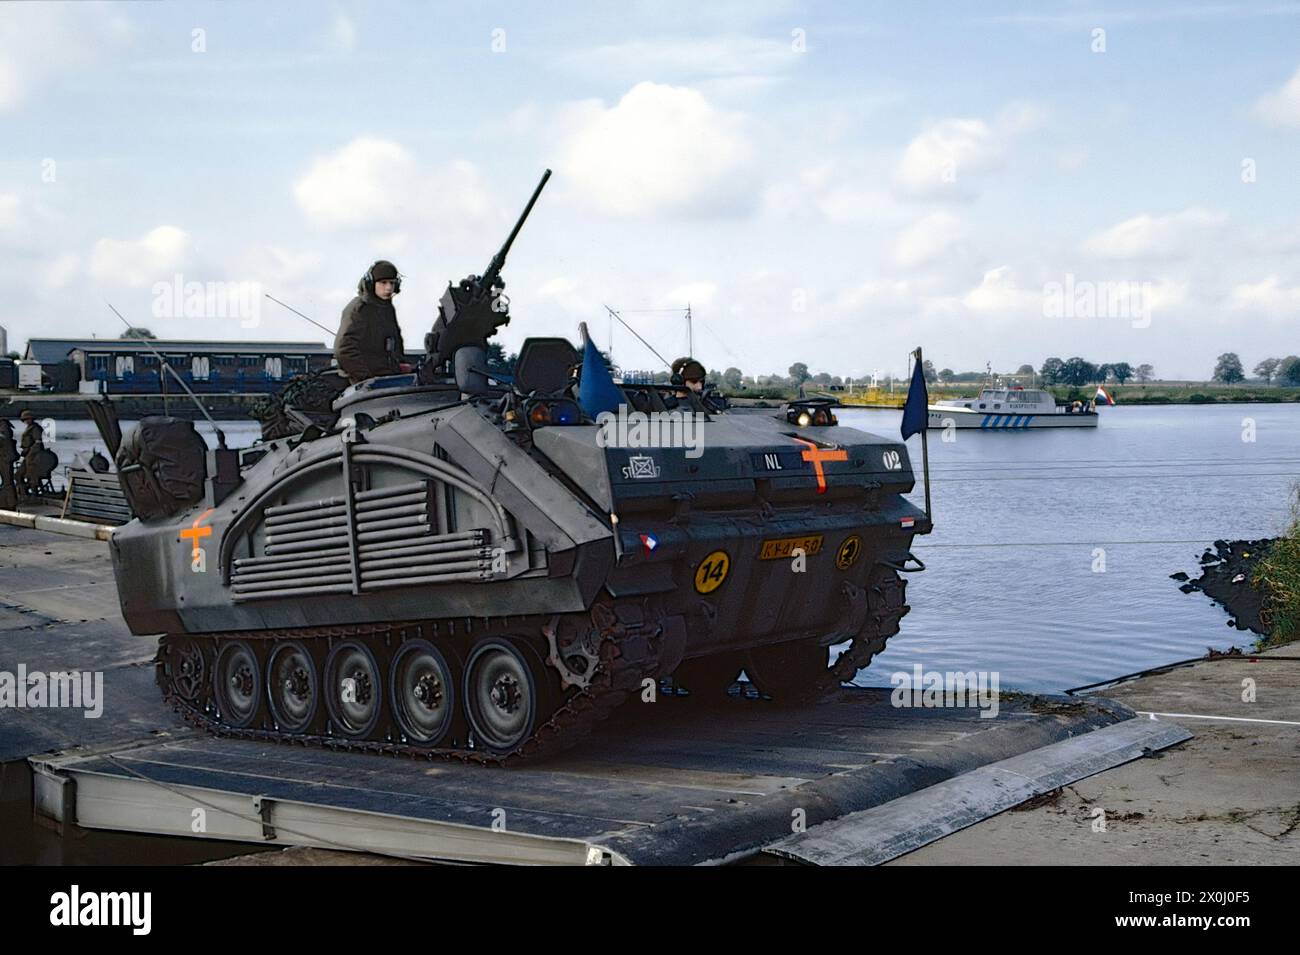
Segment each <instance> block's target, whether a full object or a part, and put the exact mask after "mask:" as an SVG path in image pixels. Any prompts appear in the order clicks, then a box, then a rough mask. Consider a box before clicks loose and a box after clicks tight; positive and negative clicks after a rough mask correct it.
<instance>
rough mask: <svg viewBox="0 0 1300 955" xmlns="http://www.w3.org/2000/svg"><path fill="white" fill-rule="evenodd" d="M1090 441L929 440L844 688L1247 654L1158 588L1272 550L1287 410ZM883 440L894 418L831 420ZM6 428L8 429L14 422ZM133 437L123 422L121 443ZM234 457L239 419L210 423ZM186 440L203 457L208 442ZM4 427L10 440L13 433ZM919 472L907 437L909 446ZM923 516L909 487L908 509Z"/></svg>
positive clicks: (1289, 449)
mask: <svg viewBox="0 0 1300 955" xmlns="http://www.w3.org/2000/svg"><path fill="white" fill-rule="evenodd" d="M1101 416H1102V419H1101V424H1100V425H1099V426H1098V427H1097V428H1095V429H1094V428H1084V429H1076V428H1070V429H1060V430H1044V431H1025V432H979V431H957V432H955V433H954V434H955V440H953V441H951V442H945V441H943V440H942V439H941V434H940V433H939V432H931V433H930V468H931V474H932V478H933V486H932V499H933V509H934V522H935V531H934V533H933V534H931V535H930V536H928V537H925V538H918V540H917V544H916V548H915V553H916V554H917V556H918V557H920V558H921V559H922V560H923V561H924V562H925V563H926V565H927V567H928V569H927V570H926V571H924V572H923V573H916V574H912V575H911V578H910V583H909V585H908V602H909V603H910V604H911V606H912V612H911V613H910V614H909V615H908V616H907V617H906V618H905V619H904V620H903V629H902V632H901V633H900V634H899V635H898V636H896V637H894V638H893V639H892V640H891V641H890V644H889V646H888V648H887V649H886V651H885V652H884V653H883V654H882V655H881V656H880V657H879V658H878V659H877V660H876V661H875V662H874V663H873V664H872V665H871V667H870V668H869V669H867V670H864V671H863V672H862V673H860V674H859V676H858V682H859V683H862V684H866V685H879V686H887V685H889V677H890V674H892V673H895V672H897V671H900V670H906V671H910V670H911V668H912V667H913V666H914V665H915V664H921V665H922V666H924V667H925V668H926V669H932V670H938V671H952V670H960V671H968V670H984V671H992V672H997V673H998V674H999V679H1000V682H1001V685H1002V686H1003V687H1017V688H1023V689H1027V690H1035V691H1044V690H1046V691H1059V690H1063V689H1066V688H1069V687H1073V686H1079V685H1082V684H1085V683H1091V682H1093V681H1096V680H1104V679H1108V678H1112V677H1116V676H1120V675H1123V674H1126V673H1131V672H1134V671H1137V670H1141V669H1144V668H1146V667H1150V666H1156V665H1158V664H1162V663H1168V662H1171V661H1174V660H1180V659H1184V658H1187V657H1192V656H1197V655H1199V654H1201V653H1204V652H1205V649H1206V648H1207V647H1214V648H1216V649H1224V648H1226V647H1228V646H1230V645H1232V644H1234V643H1235V644H1237V645H1239V646H1243V647H1245V646H1248V645H1249V644H1250V642H1251V641H1252V639H1253V635H1252V634H1250V633H1249V632H1239V631H1237V630H1235V629H1230V628H1228V627H1227V626H1225V622H1226V620H1227V616H1226V614H1225V613H1224V611H1223V610H1222V609H1220V608H1217V607H1215V606H1213V605H1212V604H1211V603H1210V601H1209V599H1208V598H1206V597H1204V596H1203V595H1200V594H1194V595H1184V594H1182V593H1181V592H1179V590H1178V584H1177V583H1176V582H1175V581H1172V580H1170V579H1169V575H1170V574H1171V573H1173V572H1174V571H1178V570H1184V571H1188V572H1193V576H1195V573H1194V571H1195V569H1196V567H1197V563H1198V557H1199V555H1200V554H1201V553H1202V552H1203V551H1204V550H1205V548H1206V547H1207V546H1209V545H1210V544H1211V543H1212V542H1213V541H1214V540H1215V539H1216V538H1226V539H1230V540H1231V539H1236V538H1255V537H1266V536H1272V535H1275V534H1277V533H1279V532H1280V531H1281V530H1282V529H1283V528H1284V527H1285V526H1286V522H1287V518H1288V513H1289V501H1290V499H1291V498H1292V497H1293V496H1294V491H1293V487H1294V485H1295V483H1296V480H1297V477H1300V405H1297V404H1277V405H1267V404H1250V405H1199V406H1190V405H1181V406H1172V407H1170V406H1163V407H1162V406H1136V405H1135V406H1131V407H1127V406H1119V407H1115V408H1103V409H1102V411H1101ZM840 418H841V421H842V423H844V424H847V425H852V426H855V427H861V428H863V429H865V430H868V431H874V432H876V433H879V434H883V435H890V436H893V435H897V434H898V424H899V418H900V413H899V412H898V411H875V410H866V409H842V410H841V412H840ZM15 424H17V423H16V422H15ZM129 425H130V423H129V422H123V427H124V429H125V428H126V427H128V426H129ZM221 426H222V428H223V430H224V431H225V432H226V437H227V441H228V443H229V444H230V445H231V446H233V447H246V446H248V445H249V444H252V443H253V441H254V440H256V438H257V436H258V433H259V431H258V426H257V424H256V423H254V422H233V421H232V422H222V423H221ZM199 429H200V431H201V432H203V433H204V434H205V437H207V438H208V440H209V443H214V442H213V437H212V434H211V427H210V426H209V425H207V424H206V423H205V422H201V423H200V424H199ZM16 430H17V429H16ZM50 446H51V447H52V448H54V449H55V450H56V451H57V452H58V454H59V458H60V462H61V463H63V464H67V463H70V462H71V461H72V459H73V458H74V457H75V455H76V454H77V453H78V452H82V451H89V450H90V449H92V448H93V447H101V448H102V442H100V440H99V437H98V435H97V434H96V432H95V429H94V426H93V425H92V424H91V423H90V422H89V421H57V422H55V440H54V441H53V442H52V443H51V444H50ZM908 447H909V449H910V450H911V454H912V460H913V466H914V467H915V468H916V469H917V472H918V474H919V472H920V466H921V439H920V437H919V436H918V437H914V438H912V439H911V440H910V441H909V442H908ZM913 497H914V499H915V500H916V501H917V503H918V504H920V503H922V501H923V498H922V494H921V486H920V482H919V481H918V487H917V492H916V493H915V494H914V495H913Z"/></svg>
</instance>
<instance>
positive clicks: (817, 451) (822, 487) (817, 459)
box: [794, 438, 849, 494]
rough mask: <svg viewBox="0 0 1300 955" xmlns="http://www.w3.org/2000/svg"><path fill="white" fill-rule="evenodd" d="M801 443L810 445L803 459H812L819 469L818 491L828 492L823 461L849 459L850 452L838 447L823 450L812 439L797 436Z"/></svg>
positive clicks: (816, 468)
mask: <svg viewBox="0 0 1300 955" xmlns="http://www.w3.org/2000/svg"><path fill="white" fill-rule="evenodd" d="M794 440H796V441H798V442H799V443H800V444H806V445H808V450H807V451H804V452H803V459H804V460H805V461H811V462H812V465H813V468H814V469H815V470H816V471H817V493H818V494H825V493H826V474H825V473H824V472H823V471H822V462H823V461H847V460H848V459H849V452H848V451H846V450H844V449H843V448H837V449H835V450H834V451H823V450H822V449H821V448H819V447H817V445H815V444H813V443H812V442H811V441H805V440H804V439H803V438H795V439H794Z"/></svg>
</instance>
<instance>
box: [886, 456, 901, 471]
mask: <svg viewBox="0 0 1300 955" xmlns="http://www.w3.org/2000/svg"><path fill="white" fill-rule="evenodd" d="M881 459H882V463H883V464H884V465H885V470H886V471H901V470H903V458H902V456H901V455H900V454H899V453H898V452H897V451H886V452H884V453H883V454H882V455H881Z"/></svg>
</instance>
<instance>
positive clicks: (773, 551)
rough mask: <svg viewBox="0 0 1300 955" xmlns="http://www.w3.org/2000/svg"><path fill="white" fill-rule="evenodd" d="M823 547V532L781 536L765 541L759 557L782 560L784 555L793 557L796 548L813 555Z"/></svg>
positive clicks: (761, 558)
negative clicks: (799, 535) (801, 535)
mask: <svg viewBox="0 0 1300 955" xmlns="http://www.w3.org/2000/svg"><path fill="white" fill-rule="evenodd" d="M821 549H822V535H821V534H810V535H808V536H807V537H780V538H777V539H776V540H771V541H763V547H762V549H761V550H759V552H758V559H759V560H781V559H782V558H784V557H793V556H794V552H795V551H796V550H801V551H803V552H804V555H805V556H807V557H811V556H812V555H813V554H816V553H817V552H818V551H820V550H821Z"/></svg>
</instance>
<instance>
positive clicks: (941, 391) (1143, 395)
mask: <svg viewBox="0 0 1300 955" xmlns="http://www.w3.org/2000/svg"><path fill="white" fill-rule="evenodd" d="M1039 387H1040V388H1042V386H1039ZM1102 387H1103V388H1105V389H1106V392H1107V394H1109V395H1110V396H1111V397H1112V398H1114V399H1115V403H1116V404H1117V405H1237V404H1292V403H1295V402H1300V388H1282V387H1277V386H1270V385H1244V386H1243V385H1216V384H1186V385H1184V384H1167V385H1166V384H1146V385H1113V384H1112V385H1102ZM805 390H808V389H807V388H806V387H805ZM979 390H980V386H979V385H976V384H971V385H930V387H929V393H930V402H931V404H933V403H934V402H935V401H938V400H942V399H946V398H967V397H971V396H973V395H975V394H977V393H978V392H979ZM1042 390H1045V391H1049V392H1051V393H1052V394H1053V395H1054V396H1055V397H1056V400H1057V401H1058V402H1061V403H1063V404H1068V403H1069V402H1071V401H1090V400H1091V399H1092V397H1093V396H1094V395H1095V394H1096V393H1097V386H1096V385H1086V386H1084V387H1081V388H1074V387H1061V386H1055V385H1054V386H1051V387H1048V388H1043V389H1042ZM810 393H811V392H810ZM821 393H822V392H820V391H819V392H818V394H821ZM826 394H829V395H832V396H833V397H835V398H838V399H839V401H840V402H841V403H843V404H845V405H847V406H850V407H856V408H901V407H903V402H904V401H905V400H906V398H907V391H906V388H904V389H902V390H895V391H894V393H893V394H889V393H888V392H885V393H883V394H882V393H881V392H880V391H879V390H876V391H871V392H868V393H866V394H865V395H861V394H859V395H848V394H844V393H840V392H826Z"/></svg>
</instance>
